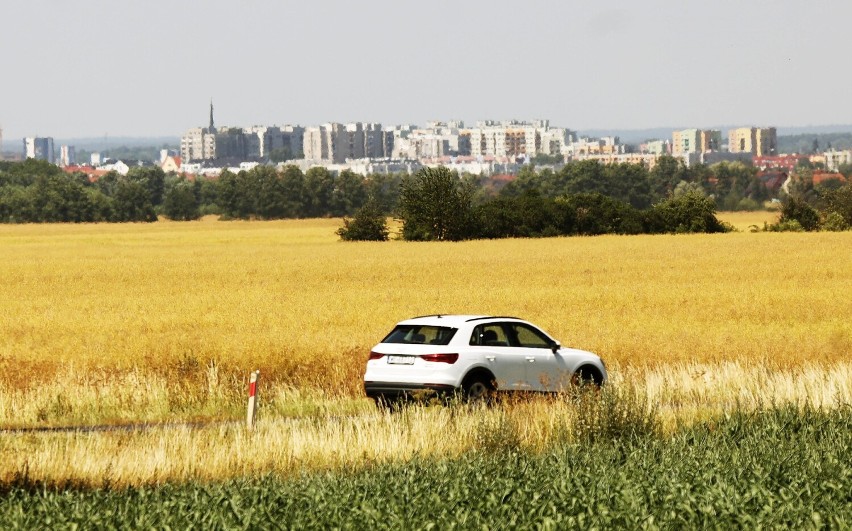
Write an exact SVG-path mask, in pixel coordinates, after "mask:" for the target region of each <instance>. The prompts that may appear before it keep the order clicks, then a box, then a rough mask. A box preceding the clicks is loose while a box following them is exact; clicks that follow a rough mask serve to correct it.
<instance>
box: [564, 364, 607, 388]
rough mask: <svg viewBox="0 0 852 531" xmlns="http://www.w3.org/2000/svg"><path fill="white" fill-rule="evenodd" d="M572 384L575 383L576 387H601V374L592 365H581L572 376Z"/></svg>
mask: <svg viewBox="0 0 852 531" xmlns="http://www.w3.org/2000/svg"><path fill="white" fill-rule="evenodd" d="M571 384H573V385H574V387H584V388H591V389H600V387H601V376H600V374H598V373H597V371H595V370H594V369H592V368H591V367H588V366H586V367H580V369H579V370H578V371H577V372H575V373H574V374H573V375H572V376H571Z"/></svg>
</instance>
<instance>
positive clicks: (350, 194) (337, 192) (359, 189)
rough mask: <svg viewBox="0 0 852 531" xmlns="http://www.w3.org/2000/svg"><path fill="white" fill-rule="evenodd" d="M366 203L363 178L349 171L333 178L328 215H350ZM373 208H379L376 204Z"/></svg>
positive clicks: (365, 187)
mask: <svg viewBox="0 0 852 531" xmlns="http://www.w3.org/2000/svg"><path fill="white" fill-rule="evenodd" d="M366 201H367V186H366V184H365V182H364V178H363V177H361V176H360V175H358V174H356V173H353V172H352V171H350V170H343V171H342V172H340V175H338V176H337V177H335V179H334V188H332V190H331V197H330V198H329V213H330V214H331V215H332V216H335V217H337V216H347V215H351V214H352V213H354V212H355V211H356V210H357V209H358V208H359V207H361V206H362V205H364V204H365V202H366ZM374 202H375V200H374ZM375 206H376V208H379V206H378V203H376V205H375Z"/></svg>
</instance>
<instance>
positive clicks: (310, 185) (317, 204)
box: [304, 166, 334, 218]
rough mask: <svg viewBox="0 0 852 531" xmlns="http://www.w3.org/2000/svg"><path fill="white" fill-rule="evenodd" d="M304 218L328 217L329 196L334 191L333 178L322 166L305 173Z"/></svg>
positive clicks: (329, 207)
mask: <svg viewBox="0 0 852 531" xmlns="http://www.w3.org/2000/svg"><path fill="white" fill-rule="evenodd" d="M304 182H305V199H306V203H305V204H304V214H305V217H309V218H319V217H324V216H328V214H329V211H330V209H331V194H332V191H333V190H334V177H333V176H332V175H331V173H330V172H329V171H328V170H327V169H325V168H324V167H322V166H315V167H313V168H311V169H309V170H308V171H306V172H305V181H304Z"/></svg>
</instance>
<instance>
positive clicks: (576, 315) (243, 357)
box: [0, 213, 852, 484]
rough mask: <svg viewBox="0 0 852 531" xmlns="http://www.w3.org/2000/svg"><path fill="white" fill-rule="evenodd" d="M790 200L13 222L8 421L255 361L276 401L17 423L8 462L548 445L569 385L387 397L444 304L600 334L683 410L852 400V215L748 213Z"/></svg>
mask: <svg viewBox="0 0 852 531" xmlns="http://www.w3.org/2000/svg"><path fill="white" fill-rule="evenodd" d="M774 216H775V214H772V213H757V214H732V215H723V216H721V217H722V218H723V219H725V220H726V221H729V222H730V223H732V224H733V225H734V226H736V227H738V228H740V230H742V231H743V232H738V233H730V234H722V235H676V236H601V237H577V238H549V239H531V240H498V241H471V242H461V243H413V242H402V241H391V242H384V243H344V242H340V241H338V239H337V236H336V235H335V234H334V231H335V229H336V228H337V227H338V226H339V225H340V221H339V220H299V221H276V222H220V221H216V220H212V219H205V220H202V221H199V222H189V223H167V222H161V223H156V224H150V225H144V224H117V225H23V226H0V308H2V310H0V427H3V428H19V427H41V426H73V425H94V424H105V423H106V424H133V423H140V422H176V421H207V420H216V421H219V420H239V419H240V418H241V417H242V416H244V415H245V405H244V397H245V391H246V389H245V387H246V381H247V378H248V374H249V372H250V371H251V370H254V369H260V370H261V404H262V409H261V414H260V415H261V416H260V420H259V424H258V427H257V429H256V430H255V431H254V432H251V433H247V432H245V430H243V429H241V428H240V427H239V425H238V424H218V425H213V426H212V427H208V428H205V429H197V428H192V427H185V428H180V429H157V430H151V431H140V432H135V431H133V432H121V433H100V432H99V433H78V432H70V433H31V432H26V433H7V434H6V435H4V436H3V438H2V446H0V463H2V464H0V481H9V480H10V479H12V478H15V477H20V476H21V475H26V476H27V477H31V478H33V477H34V478H37V479H44V480H46V481H54V482H61V481H66V480H73V481H81V482H84V483H92V484H137V483H151V482H160V481H166V480H186V479H207V478H221V477H227V476H231V475H240V474H246V473H256V472H264V471H278V472H282V473H289V472H296V471H298V470H301V469H304V468H305V467H308V468H329V467H336V466H358V464H359V463H364V462H375V461H382V460H392V459H406V458H409V457H411V456H412V455H424V454H427V455H428V454H431V453H440V452H441V451H444V450H446V448H444V446H446V443H445V442H441V441H445V440H447V437H449V438H450V439H452V440H453V441H454V444H453V448H455V449H456V450H459V451H460V450H463V449H464V448H466V447H469V446H470V445H473V444H475V434H476V433H480V432H481V431H482V429H481V428H482V426H483V425H487V424H488V423H489V422H497V421H498V420H499V419H501V418H502V417H501V415H510V416H511V419H512V422H514V423H515V428H514V429H515V430H516V431H517V432H518V433H519V434H520V435H519V436H520V438H521V440H522V441H523V443H524V445H526V446H527V447H529V448H531V449H536V448H541V447H542V446H544V445H546V444H547V441H548V440H550V439H551V438H552V437H554V436H555V435H554V433H557V432H558V431H559V430H560V429H562V428H561V427H560V426H563V424H564V422H563V421H564V419H568V420H567V421H565V422H568V424H570V422H572V421H571V419H572V418H573V417H572V413H571V409H570V408H569V407H567V406H564V405H561V404H560V403H559V402H558V401H557V402H553V401H531V402H529V403H522V404H515V405H512V406H511V407H509V408H508V409H506V408H503V409H499V410H497V411H469V410H463V411H461V410H460V411H455V410H453V409H452V408H429V407H423V408H417V409H415V410H412V411H411V412H410V413H409V414H407V415H406V416H405V419H406V420H405V421H404V422H403V421H401V420H400V417H394V416H389V415H388V414H386V413H382V412H377V411H375V410H374V409H373V407H372V404H371V403H370V402H369V401H367V400H365V399H363V398H361V394H360V392H361V391H360V385H361V381H360V379H361V375H362V368H363V364H364V361H365V358H366V355H367V353H368V351H369V348H370V347H371V346H372V345H373V344H375V343H376V342H377V341H378V339H380V338H381V337H383V336H384V334H385V333H386V332H387V331H388V330H389V329H390V328H391V327H392V326H393V324H394V323H395V322H396V321H399V320H401V319H404V318H407V317H411V316H413V315H422V314H430V313H474V314H479V313H483V314H497V315H517V316H521V317H524V318H527V319H530V320H532V321H533V322H536V323H538V324H539V325H541V326H542V327H543V328H544V329H545V330H547V331H549V332H550V333H551V334H553V335H554V336H555V337H557V338H559V339H561V341H562V343H563V344H566V345H571V346H576V347H579V348H583V349H586V350H592V351H595V352H597V353H599V354H600V355H601V356H602V357H603V358H604V360H605V361H606V362H607V366H608V367H609V369H610V372H611V377H612V381H613V384H614V385H615V386H622V387H623V388H629V389H635V390H636V391H637V393H640V394H641V396H642V397H643V398H642V400H646V401H647V404H648V407H653V408H655V409H656V410H658V411H659V412H660V414H661V418H663V420H664V422H665V423H666V424H667V425H668V426H669V427H673V426H675V425H677V424H679V423H682V422H690V421H693V420H695V419H701V418H706V417H709V416H712V415H714V414H718V413H720V412H724V411H726V410H730V409H732V408H734V407H743V406H745V407H750V406H756V405H759V404H769V403H779V402H799V403H803V402H809V403H812V404H815V405H819V406H825V407H834V406H837V405H839V404H848V403H850V402H852V355H850V352H852V320H850V316H852V297H850V296H849V294H850V293H852V267H850V266H852V233H850V232H846V233H809V234H803V233H750V232H747V230H748V229H747V227H749V226H750V225H758V226H762V223H763V221H768V222H772V221H774ZM494 419H497V420H494ZM560 419H562V420H560ZM501 422H502V421H501ZM472 425H475V426H478V427H479V428H476V429H473V428H471V426H472ZM471 434H473V435H471ZM459 441H461V442H462V443H464V444H460V443H459ZM465 441H466V442H465Z"/></svg>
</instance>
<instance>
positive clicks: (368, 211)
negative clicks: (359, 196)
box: [337, 198, 388, 241]
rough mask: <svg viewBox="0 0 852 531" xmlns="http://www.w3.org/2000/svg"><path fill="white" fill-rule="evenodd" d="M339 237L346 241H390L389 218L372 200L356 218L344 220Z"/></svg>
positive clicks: (338, 231) (359, 211)
mask: <svg viewBox="0 0 852 531" xmlns="http://www.w3.org/2000/svg"><path fill="white" fill-rule="evenodd" d="M337 235H338V236H340V239H342V240H344V241H385V240H387V239H388V225H387V218H386V217H385V213H384V212H382V209H381V208H380V207H379V203H378V202H377V201H376V200H375V199H373V198H370V199H368V200H367V202H366V203H364V206H362V207H361V208H359V209H358V210H357V211H356V212H355V217H354V218H352V219H351V220H350V219H348V218H343V226H342V227H340V228H339V229H337Z"/></svg>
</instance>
